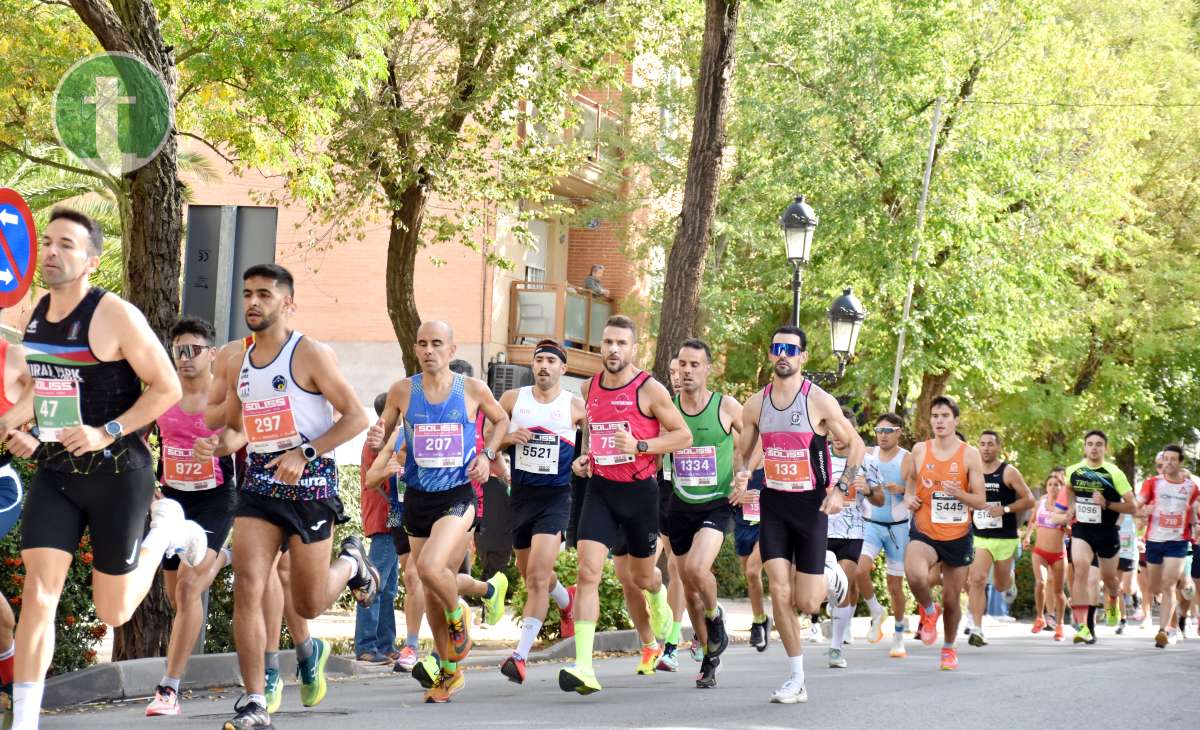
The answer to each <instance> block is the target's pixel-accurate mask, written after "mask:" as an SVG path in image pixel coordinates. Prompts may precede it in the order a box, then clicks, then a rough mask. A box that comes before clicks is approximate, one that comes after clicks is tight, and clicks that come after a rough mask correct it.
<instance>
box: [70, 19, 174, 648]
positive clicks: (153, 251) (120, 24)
mask: <svg viewBox="0 0 1200 730" xmlns="http://www.w3.org/2000/svg"><path fill="white" fill-rule="evenodd" d="M71 7H72V8H74V10H75V12H76V14H78V15H79V18H80V20H82V21H83V22H84V24H86V25H87V26H88V28H89V29H90V30H91V31H92V33H93V35H95V36H96V39H97V40H98V41H99V42H100V45H101V46H102V47H103V48H104V50H106V51H110V52H114V51H119V52H123V53H131V54H133V55H136V56H138V57H139V58H141V59H142V60H143V61H145V62H146V63H148V64H149V65H150V67H151V68H153V69H155V70H156V71H158V73H159V74H160V75H161V76H162V79H163V82H164V83H165V85H166V94H167V100H168V102H169V106H168V110H169V114H170V119H169V128H170V129H171V132H170V134H169V135H168V137H167V141H166V143H165V144H163V146H162V149H161V150H159V153H158V155H156V156H155V157H154V159H153V160H151V161H150V162H149V163H148V164H146V165H144V166H143V167H140V168H138V169H137V170H135V171H133V172H132V173H130V174H128V175H126V176H125V178H124V181H123V182H124V185H125V188H126V193H127V194H126V195H122V196H119V206H120V211H121V234H122V236H123V239H124V242H123V243H124V254H125V281H124V284H125V298H126V299H128V300H129V301H130V302H131V303H132V304H133V305H134V306H136V307H137V308H138V309H140V310H142V312H143V313H144V314H145V315H146V319H147V321H149V323H150V326H151V327H153V328H154V331H155V332H157V333H158V335H159V337H160V338H162V339H163V340H164V341H165V340H166V335H167V331H168V330H170V328H171V325H172V324H174V322H175V320H176V318H177V317H178V315H179V280H180V273H181V268H182V261H181V255H180V241H181V238H182V235H183V210H182V204H183V196H182V187H181V185H180V183H179V171H178V167H177V166H176V153H177V144H176V138H175V133H174V129H175V94H176V91H177V86H178V82H179V74H178V71H177V70H176V68H175V53H174V51H173V50H172V48H171V47H170V46H168V45H167V44H166V43H165V42H164V41H163V36H162V29H161V28H160V27H159V23H158V13H157V11H156V10H155V7H154V3H153V2H152V0H124V1H123V2H113V3H111V4H110V3H105V2H102V1H101V0H71ZM170 636H171V610H170V606H169V605H168V604H167V601H166V595H165V593H164V592H163V587H162V578H161V575H160V576H159V577H156V578H155V580H154V585H153V587H152V588H151V589H150V593H149V594H148V595H147V597H146V600H145V601H143V602H142V604H141V605H140V606H139V607H138V610H137V611H136V612H135V613H134V615H133V618H132V619H130V620H129V622H127V623H126V624H125V625H124V626H120V627H117V628H115V629H114V630H113V659H135V658H141V657H147V656H163V655H165V654H166V651H167V642H168V640H169V639H170Z"/></svg>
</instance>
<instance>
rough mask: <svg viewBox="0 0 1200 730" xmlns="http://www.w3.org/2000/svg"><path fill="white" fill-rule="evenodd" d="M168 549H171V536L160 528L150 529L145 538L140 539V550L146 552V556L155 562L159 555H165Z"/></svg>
mask: <svg viewBox="0 0 1200 730" xmlns="http://www.w3.org/2000/svg"><path fill="white" fill-rule="evenodd" d="M170 547H172V545H171V534H170V533H169V532H167V531H166V530H164V529H162V528H160V527H151V528H150V531H149V532H147V533H146V536H145V537H143V538H142V549H143V550H146V551H148V554H149V555H150V556H152V557H153V558H154V559H155V560H157V559H158V557H159V556H160V555H165V554H166V552H167V549H168V548H170Z"/></svg>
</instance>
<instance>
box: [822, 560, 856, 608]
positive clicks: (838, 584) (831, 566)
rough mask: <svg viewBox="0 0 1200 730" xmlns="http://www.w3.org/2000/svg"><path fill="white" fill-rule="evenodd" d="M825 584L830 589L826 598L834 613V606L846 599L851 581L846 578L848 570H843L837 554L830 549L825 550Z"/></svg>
mask: <svg viewBox="0 0 1200 730" xmlns="http://www.w3.org/2000/svg"><path fill="white" fill-rule="evenodd" d="M825 586H826V588H827V591H828V592H827V596H826V599H827V600H828V601H829V611H830V613H832V612H833V609H834V608H836V607H838V606H840V605H842V601H844V600H846V591H847V590H849V588H850V582H849V581H848V580H846V572H845V571H844V570H842V566H840V565H838V561H837V556H836V555H834V554H833V552H832V551H829V550H826V551H825Z"/></svg>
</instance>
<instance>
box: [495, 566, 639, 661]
mask: <svg viewBox="0 0 1200 730" xmlns="http://www.w3.org/2000/svg"><path fill="white" fill-rule="evenodd" d="M554 572H555V573H556V574H557V575H558V579H559V580H560V581H562V584H563V585H572V584H574V583H575V577H576V576H577V575H578V574H579V561H578V557H577V556H576V553H575V550H574V549H568V550H564V551H562V552H560V553H559V554H558V558H557V559H556V560H555V561H554ZM511 585H512V586H513V590H512V611H513V615H514V616H517V617H519V616H521V614H523V613H524V611H525V602H526V600H528V598H529V595H528V594H527V593H526V592H525V582H524V581H523V580H517V581H515V582H513V583H511ZM558 621H559V611H558V606H557V605H555V603H554V601H553V600H551V601H550V608H549V609H548V610H547V611H546V620H545V621H544V622H543V623H542V630H541V631H540V632H539V633H538V638H539V639H541V640H542V641H548V642H549V641H556V640H558V639H559V638H561V637H560V636H559V630H558ZM631 628H633V621H631V620H630V618H629V613H628V612H627V611H626V610H625V594H624V593H623V592H622V591H621V581H619V580H617V572H616V570H615V569H614V568H613V564H612V561H611V560H605V561H604V572H603V574H602V575H601V577H600V618H599V619H598V620H597V621H596V630H597V631H611V630H614V629H631Z"/></svg>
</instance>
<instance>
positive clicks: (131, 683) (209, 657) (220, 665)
mask: <svg viewBox="0 0 1200 730" xmlns="http://www.w3.org/2000/svg"><path fill="white" fill-rule="evenodd" d="M595 641H596V643H595V646H594V650H595V651H598V652H630V651H637V650H638V649H639V648H640V647H641V642H640V641H639V640H638V636H637V632H636V631H634V630H632V629H628V630H624V631H601V632H599V633H597V634H596V639H595ZM506 656H507V652H503V653H491V654H482V655H475V656H469V657H467V658H466V659H464V660H463V661H461V662H459V664H460V665H461V666H464V667H468V668H472V667H497V666H499V665H500V663H501V662H502V661H504V657H506ZM574 656H575V640H574V639H560V640H559V641H557V642H555V643H554V644H552V645H550V646H548V647H546V648H545V649H542V650H540V651H535V652H530V655H529V661H530V662H542V661H560V660H563V659H572V658H574ZM166 668H167V660H166V659H165V658H164V657H154V658H150V659H127V660H125V661H119V662H108V663H106V664H97V665H96V666H93V667H88V668H87V669H80V670H78V671H75V672H68V673H66V674H60V675H58V676H57V677H51V678H50V679H47V680H46V688H45V692H44V694H43V696H42V706H43V707H45V708H46V709H62V708H66V707H70V706H72V705H83V704H89V703H94V702H117V701H120V700H134V699H142V698H149V697H152V696H153V695H154V688H155V687H156V686H157V685H158V683H159V681H160V680H161V679H162V677H163V674H164V673H165V672H166ZM325 672H326V674H327V675H329V676H332V677H342V678H345V677H371V676H387V675H391V674H392V670H391V668H390V667H372V666H370V665H365V664H362V663H360V662H357V661H355V660H354V658H353V657H346V656H331V657H329V661H328V663H327V664H326V665H325ZM279 673H280V675H281V676H283V677H291V676H294V675H295V673H296V652H295V651H291V650H289V651H281V652H279ZM241 683H242V675H241V671H240V670H239V669H238V661H237V653H235V652H228V653H224V654H196V655H194V656H192V657H190V658H189V659H188V667H187V676H186V677H185V678H184V681H183V684H182V685H181V686H180V689H181V690H205V689H214V688H218V687H237V686H240V685H241Z"/></svg>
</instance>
